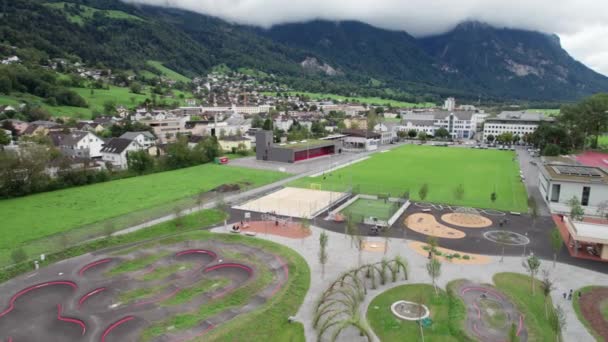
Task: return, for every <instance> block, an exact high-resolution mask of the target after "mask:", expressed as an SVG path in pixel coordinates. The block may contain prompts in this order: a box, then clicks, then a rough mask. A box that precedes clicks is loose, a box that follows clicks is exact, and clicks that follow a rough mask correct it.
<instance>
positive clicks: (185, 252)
mask: <svg viewBox="0 0 608 342" xmlns="http://www.w3.org/2000/svg"><path fill="white" fill-rule="evenodd" d="M187 254H207V255H210V256H211V257H213V259H214V260H215V258H217V254H215V252H212V251H208V250H205V249H188V250H186V251H181V252H177V253H175V256H182V255H187Z"/></svg>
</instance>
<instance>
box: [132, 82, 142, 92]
mask: <svg viewBox="0 0 608 342" xmlns="http://www.w3.org/2000/svg"><path fill="white" fill-rule="evenodd" d="M141 89H142V87H141V84H139V83H137V82H132V83H131V85H130V86H129V90H131V92H132V93H133V94H139V93H141Z"/></svg>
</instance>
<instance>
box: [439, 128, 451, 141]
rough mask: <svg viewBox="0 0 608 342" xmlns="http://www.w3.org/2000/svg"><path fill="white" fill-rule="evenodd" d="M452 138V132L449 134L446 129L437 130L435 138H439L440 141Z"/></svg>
mask: <svg viewBox="0 0 608 342" xmlns="http://www.w3.org/2000/svg"><path fill="white" fill-rule="evenodd" d="M449 136H450V132H448V130H447V129H445V128H444V127H440V128H439V129H437V130H435V137H436V138H439V139H445V138H447V137H449Z"/></svg>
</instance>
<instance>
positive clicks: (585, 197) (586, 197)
mask: <svg viewBox="0 0 608 342" xmlns="http://www.w3.org/2000/svg"><path fill="white" fill-rule="evenodd" d="M590 194H591V188H590V187H588V186H584V187H583V196H581V205H584V206H587V205H589V195H590Z"/></svg>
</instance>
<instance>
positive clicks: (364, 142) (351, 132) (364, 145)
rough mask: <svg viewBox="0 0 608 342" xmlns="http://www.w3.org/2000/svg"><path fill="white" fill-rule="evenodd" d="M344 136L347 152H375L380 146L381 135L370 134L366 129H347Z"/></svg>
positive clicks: (343, 132)
mask: <svg viewBox="0 0 608 342" xmlns="http://www.w3.org/2000/svg"><path fill="white" fill-rule="evenodd" d="M342 134H344V135H346V137H345V138H344V140H343V141H344V150H345V151H354V152H358V151H375V150H377V149H378V145H380V138H382V135H381V134H380V133H375V132H368V131H367V130H365V129H345V130H343V131H342Z"/></svg>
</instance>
